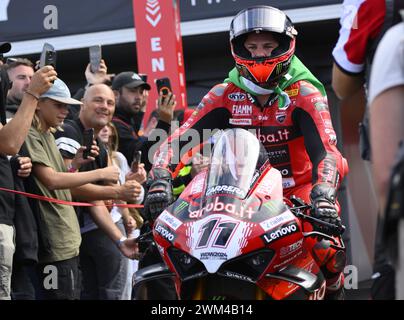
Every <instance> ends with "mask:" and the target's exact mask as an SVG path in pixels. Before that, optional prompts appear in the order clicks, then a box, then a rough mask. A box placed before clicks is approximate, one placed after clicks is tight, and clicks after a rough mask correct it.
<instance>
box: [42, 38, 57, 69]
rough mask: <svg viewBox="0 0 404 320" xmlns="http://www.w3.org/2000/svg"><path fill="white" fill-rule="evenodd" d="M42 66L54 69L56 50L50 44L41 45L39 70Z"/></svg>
mask: <svg viewBox="0 0 404 320" xmlns="http://www.w3.org/2000/svg"><path fill="white" fill-rule="evenodd" d="M44 66H53V67H54V68H55V69H56V50H55V48H54V47H53V46H52V45H51V44H49V43H46V42H45V43H44V45H43V48H42V53H41V57H40V59H39V68H42V67H44Z"/></svg>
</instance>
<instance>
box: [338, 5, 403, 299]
mask: <svg viewBox="0 0 404 320" xmlns="http://www.w3.org/2000/svg"><path fill="white" fill-rule="evenodd" d="M400 6H403V3H402V2H401V4H400V3H399V1H385V0H374V1H362V0H345V1H344V3H343V9H344V13H343V15H342V17H341V20H340V22H341V28H340V36H339V38H338V41H337V44H336V46H335V48H334V50H333V56H334V66H333V75H332V86H333V89H334V91H335V93H336V94H337V96H338V97H339V98H340V99H343V100H345V99H348V98H350V97H352V96H354V95H355V94H359V92H360V94H362V95H363V96H366V89H365V86H364V84H365V82H368V81H369V76H370V72H369V71H370V68H371V64H372V60H373V56H374V53H375V50H376V47H377V45H378V43H379V41H380V39H381V37H382V36H383V34H384V33H385V31H386V30H387V29H388V28H389V27H390V26H392V25H393V24H394V23H396V22H397V21H398V8H399V7H400ZM364 109H365V114H364V117H363V121H362V123H361V124H360V126H359V128H360V141H359V148H360V153H361V157H362V158H363V159H364V160H370V155H371V145H370V143H369V117H368V108H367V106H364ZM365 165H367V164H365ZM380 228H381V224H380V221H379V217H378V221H377V230H376V241H375V253H374V256H375V261H374V266H373V272H374V274H373V276H372V278H374V280H375V281H374V283H373V285H372V290H371V296H372V298H373V299H392V298H393V297H394V292H393V291H394V289H393V279H394V274H393V270H392V267H391V265H390V263H389V261H387V259H386V256H385V250H386V248H385V245H384V244H383V242H382V240H381V237H380V235H381V232H380V230H379V229H380Z"/></svg>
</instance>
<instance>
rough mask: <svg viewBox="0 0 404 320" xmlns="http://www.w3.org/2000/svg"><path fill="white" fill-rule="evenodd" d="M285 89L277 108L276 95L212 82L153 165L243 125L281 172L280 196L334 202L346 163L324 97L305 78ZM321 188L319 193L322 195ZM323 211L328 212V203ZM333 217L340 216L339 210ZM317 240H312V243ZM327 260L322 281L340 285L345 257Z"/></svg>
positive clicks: (167, 165)
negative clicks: (285, 100) (264, 96)
mask: <svg viewBox="0 0 404 320" xmlns="http://www.w3.org/2000/svg"><path fill="white" fill-rule="evenodd" d="M284 91H285V92H286V93H287V94H288V96H289V99H290V104H289V105H288V106H287V107H286V108H279V105H278V103H279V99H277V95H276V94H274V95H272V96H270V97H269V99H268V101H267V102H266V104H265V105H260V103H259V101H258V100H257V98H256V97H255V96H254V95H252V94H250V93H248V92H247V91H245V90H243V89H241V88H239V87H237V86H236V85H235V84H234V83H222V84H219V85H216V86H215V87H213V88H212V89H211V90H210V92H209V93H208V94H207V95H206V96H205V97H204V98H203V100H202V101H201V103H200V104H199V106H198V108H197V110H196V111H195V112H194V113H193V114H192V115H191V117H190V118H189V119H188V120H187V121H186V122H185V123H184V124H183V125H182V127H180V128H179V129H178V130H176V131H175V132H174V133H173V135H172V136H171V137H169V138H168V140H167V141H166V142H165V143H164V144H163V145H161V146H160V148H159V150H158V152H156V156H155V159H154V167H153V168H154V169H152V170H155V169H157V168H158V169H159V170H161V169H167V170H168V171H171V172H175V171H178V166H177V165H176V164H175V163H173V161H172V157H173V156H174V152H173V149H175V148H173V146H174V145H175V146H177V147H178V145H179V150H180V153H181V154H182V155H183V154H186V153H187V151H188V150H189V148H191V146H197V145H198V144H199V143H201V142H202V139H203V138H205V139H207V138H208V137H209V135H208V134H207V132H206V131H205V133H204V130H208V129H211V130H213V129H227V128H243V129H246V130H250V131H251V130H253V131H252V132H254V133H255V134H256V136H257V138H258V139H259V141H260V142H262V144H263V145H264V147H265V148H266V151H267V155H268V158H269V160H270V162H271V164H272V165H273V166H274V167H275V168H276V169H278V170H279V171H280V172H281V174H282V178H283V188H284V195H285V197H290V196H291V195H296V196H298V197H300V198H301V199H303V200H304V201H305V202H312V201H313V202H315V201H316V200H318V199H317V197H318V196H319V195H320V198H321V200H326V202H328V203H330V204H332V205H334V204H336V206H337V207H338V203H337V202H336V199H335V191H336V190H337V188H338V186H339V185H340V182H341V179H342V178H343V177H344V175H345V174H346V173H347V171H348V167H347V163H346V160H345V159H344V158H343V157H342V155H341V154H340V152H339V151H338V149H337V147H336V143H337V138H336V134H335V131H334V129H333V125H332V121H331V116H330V112H329V109H328V105H327V98H326V96H324V95H323V94H322V93H321V92H320V91H319V90H318V89H317V88H316V87H315V86H314V85H313V84H311V83H310V82H308V81H305V80H300V81H297V82H295V83H292V84H291V85H290V86H288V87H287V88H285V90H284ZM191 129H193V130H195V131H193V130H191ZM191 132H194V133H196V132H197V133H198V135H196V136H197V137H198V138H200V140H199V139H196V140H198V141H191V142H189V137H190V134H191ZM192 136H193V138H195V136H194V135H192ZM185 145H186V146H187V147H186V148H184V146H185ZM177 164H178V163H177ZM151 189H153V188H152V187H151ZM157 189H159V188H157ZM312 190H313V191H312ZM321 192H323V193H324V194H323V196H322V197H321ZM310 196H311V197H310ZM311 200H312V201H311ZM146 205H147V204H146ZM329 207H330V206H329ZM330 208H331V207H330ZM326 211H327V214H328V213H329V212H328V208H327V209H326ZM338 211H339V209H338ZM334 218H335V217H334ZM336 218H337V219H339V218H338V214H337V217H336ZM329 221H333V220H329ZM333 222H335V221H333ZM316 243H317V241H314V242H313V243H312V245H313V246H315V245H317V244H316ZM321 245H323V246H324V244H321ZM321 249H324V248H321ZM322 251H324V250H322ZM326 256H328V257H330V255H328V254H327V255H326ZM325 260H327V259H325ZM331 260H332V258H330V259H328V260H327V261H323V262H322V263H323V265H324V267H325V268H326V269H327V270H325V272H324V274H325V276H326V278H327V285H328V286H329V287H330V288H331V286H333V285H334V286H335V289H339V288H341V285H342V281H343V275H342V272H341V271H342V268H343V266H344V263H345V261H341V259H339V261H333V262H332V263H331V265H327V264H329V262H330V261H331ZM328 280H329V281H328Z"/></svg>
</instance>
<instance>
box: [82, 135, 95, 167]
mask: <svg viewBox="0 0 404 320" xmlns="http://www.w3.org/2000/svg"><path fill="white" fill-rule="evenodd" d="M93 140H94V129H92V128H91V129H88V130H85V131H84V133H83V146H85V147H86V149H85V150H84V151H83V159H87V158H88V157H89V156H90V155H91V147H92V146H93Z"/></svg>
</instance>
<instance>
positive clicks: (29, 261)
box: [5, 58, 38, 300]
mask: <svg viewBox="0 0 404 320" xmlns="http://www.w3.org/2000/svg"><path fill="white" fill-rule="evenodd" d="M5 68H6V70H7V75H8V77H9V79H10V81H11V82H12V86H11V88H10V90H9V91H8V94H7V105H6V116H7V120H8V121H9V120H10V119H11V118H13V117H14V115H15V112H16V111H17V110H18V107H19V105H20V104H21V99H22V97H23V95H24V92H25V91H26V90H27V88H28V86H29V84H30V82H31V78H32V75H33V74H34V69H33V64H32V62H31V61H29V60H28V59H25V58H8V59H7V64H6V65H5ZM20 155H27V150H26V146H25V144H23V145H22V146H21V149H20V151H19V155H16V156H14V157H12V158H11V159H10V163H11V167H12V169H13V178H14V189H15V190H18V191H23V192H24V191H25V186H24V185H25V184H26V183H27V181H25V180H26V179H23V177H22V176H21V175H20V174H19V173H18V170H19V168H20V167H24V168H28V167H29V168H31V167H32V163H31V159H30V158H29V157H22V156H20ZM30 170H31V169H30ZM30 170H29V172H30ZM28 176H29V173H28V172H27V173H26V176H25V178H26V177H28ZM14 199H15V208H16V214H15V216H14V228H15V247H16V251H15V253H14V258H13V274H12V278H11V288H12V299H13V300H22V299H23V300H26V299H29V300H32V299H35V288H34V283H35V282H36V279H35V271H34V267H35V264H36V263H37V262H38V234H37V233H38V230H37V225H36V221H35V217H34V213H33V212H32V210H31V207H30V204H29V200H28V198H26V197H25V196H22V195H19V194H16V195H14Z"/></svg>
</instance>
